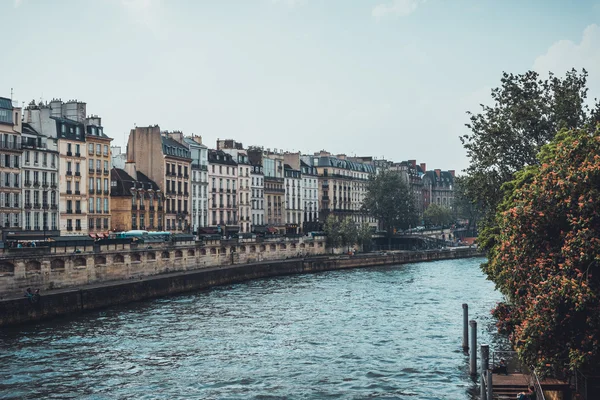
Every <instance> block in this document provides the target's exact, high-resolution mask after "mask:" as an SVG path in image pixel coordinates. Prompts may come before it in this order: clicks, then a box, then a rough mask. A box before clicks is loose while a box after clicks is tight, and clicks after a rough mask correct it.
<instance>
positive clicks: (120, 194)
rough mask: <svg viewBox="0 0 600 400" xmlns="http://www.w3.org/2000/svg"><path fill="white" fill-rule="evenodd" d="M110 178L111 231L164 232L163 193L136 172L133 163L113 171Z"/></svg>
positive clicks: (152, 182) (150, 181)
mask: <svg viewBox="0 0 600 400" xmlns="http://www.w3.org/2000/svg"><path fill="white" fill-rule="evenodd" d="M110 175H111V177H110V179H111V183H110V196H111V205H112V210H111V213H112V219H111V224H112V225H111V230H112V231H116V232H122V231H128V230H132V229H141V230H149V231H162V230H164V224H163V216H164V194H163V193H162V191H161V190H160V188H159V186H158V185H157V184H156V183H155V182H154V181H152V180H151V179H149V178H148V177H147V176H146V175H144V174H143V173H141V172H137V171H136V169H135V164H134V163H127V164H126V165H125V169H121V168H113V169H112V170H111V173H110ZM90 235H91V236H92V237H94V236H96V235H95V234H93V233H92V234H90Z"/></svg>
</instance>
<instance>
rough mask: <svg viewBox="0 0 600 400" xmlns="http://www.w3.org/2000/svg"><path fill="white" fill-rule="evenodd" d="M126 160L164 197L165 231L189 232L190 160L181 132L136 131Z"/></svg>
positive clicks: (132, 131)
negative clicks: (155, 186)
mask: <svg viewBox="0 0 600 400" xmlns="http://www.w3.org/2000/svg"><path fill="white" fill-rule="evenodd" d="M127 160H128V161H129V162H133V163H135V166H136V169H137V171H138V172H141V173H142V174H144V176H146V177H148V178H149V179H150V180H152V181H153V182H155V183H156V184H157V185H158V187H159V188H161V190H162V192H163V193H164V196H165V203H164V204H165V211H164V212H165V216H164V218H165V224H164V227H165V229H166V230H167V231H172V232H190V231H191V225H190V222H191V220H190V213H189V211H190V208H189V199H190V194H189V190H190V171H191V163H192V159H191V158H190V150H189V148H188V147H187V146H186V145H185V144H183V134H182V133H181V132H161V130H160V127H159V126H158V125H155V126H148V127H136V128H135V129H132V130H131V132H130V134H129V140H128V142H127Z"/></svg>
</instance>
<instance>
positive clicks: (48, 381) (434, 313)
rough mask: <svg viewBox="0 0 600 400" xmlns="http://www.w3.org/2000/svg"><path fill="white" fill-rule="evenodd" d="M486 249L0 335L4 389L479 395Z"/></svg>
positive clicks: (187, 395) (487, 325) (51, 393)
mask: <svg viewBox="0 0 600 400" xmlns="http://www.w3.org/2000/svg"><path fill="white" fill-rule="evenodd" d="M482 261H483V260H482V259H463V260H445V261H436V262H428V263H415V264H406V265H398V266H394V267H380V268H363V269H353V270H345V271H334V272H325V273H318V274H307V275H295V276H284V277H277V278H269V279H261V280H256V281H251V282H246V283H241V284H235V285H228V286H225V287H219V288H214V289H211V290H209V291H204V292H197V293H191V294H184V295H179V296H174V297H169V298H162V299H156V300H151V301H146V302H140V303H136V304H130V305H126V306H122V307H115V308H111V309H108V310H103V311H97V312H90V313H87V314H84V315H79V316H74V317H69V318H62V319H59V320H54V321H50V322H41V323H35V324H30V325H26V326H21V327H16V328H5V329H3V330H1V331H0V347H1V349H2V350H1V353H0V398H2V399H21V398H32V399H34V398H35V399H39V398H61V399H67V398H72V399H75V398H77V399H365V398H375V399H419V400H422V399H448V400H459V399H471V398H473V395H472V393H474V392H475V391H476V387H475V385H474V383H473V381H472V380H471V378H470V377H469V376H468V357H467V356H466V355H465V354H464V353H463V352H462V350H461V347H460V346H461V337H462V336H461V335H462V306H461V304H462V303H463V302H467V303H469V311H470V318H474V319H476V320H477V321H478V323H479V329H478V330H479V333H478V334H479V337H480V338H482V341H480V343H482V342H487V343H490V344H491V345H492V346H491V347H498V346H504V345H505V343H504V341H503V339H502V338H500V337H498V335H497V334H496V333H495V330H494V327H493V320H492V319H491V316H490V312H489V310H490V309H491V308H492V307H493V305H494V304H495V303H496V302H497V301H499V300H500V298H501V296H500V294H499V293H498V292H496V291H495V290H494V285H493V283H492V282H490V281H487V280H486V279H485V277H484V275H483V274H482V272H481V271H480V269H479V263H481V262H482Z"/></svg>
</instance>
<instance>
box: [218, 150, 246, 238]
mask: <svg viewBox="0 0 600 400" xmlns="http://www.w3.org/2000/svg"><path fill="white" fill-rule="evenodd" d="M217 150H221V151H223V152H225V153H227V154H230V155H231V156H232V157H233V160H234V161H235V162H236V163H237V177H238V192H237V199H238V217H239V227H240V233H251V232H252V218H251V216H252V215H251V214H252V206H251V202H250V196H251V194H252V189H251V187H250V170H251V165H250V160H249V159H248V153H247V152H246V150H245V149H244V146H243V145H242V143H239V142H236V141H235V140H231V139H228V140H218V141H217Z"/></svg>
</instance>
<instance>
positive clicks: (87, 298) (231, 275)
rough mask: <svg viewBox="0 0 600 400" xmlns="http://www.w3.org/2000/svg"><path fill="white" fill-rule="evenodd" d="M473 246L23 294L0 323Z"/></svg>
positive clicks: (469, 253) (430, 257) (1, 311)
mask: <svg viewBox="0 0 600 400" xmlns="http://www.w3.org/2000/svg"><path fill="white" fill-rule="evenodd" d="M482 255H483V254H482V253H481V252H480V251H478V250H477V249H469V248H465V249H458V250H452V251H450V250H439V251H418V252H395V253H387V254H381V253H380V254H364V255H356V256H313V257H304V258H295V259H288V260H278V261H263V262H257V263H247V264H237V265H227V266H219V267H214V266H213V267H208V268H202V269H196V270H185V271H180V272H171V273H165V274H162V275H154V276H149V277H145V278H144V277H140V278H138V279H129V280H121V281H117V282H107V283H101V284H92V285H85V286H81V287H79V288H68V289H59V290H52V291H49V292H43V293H42V295H41V297H40V298H39V300H38V301H36V302H31V301H30V300H28V299H26V298H24V297H13V298H8V299H4V300H0V326H8V325H17V324H22V323H25V322H32V321H39V320H43V319H49V318H54V317H58V316H72V315H77V314H79V313H82V312H85V311H89V310H97V309H101V308H105V307H110V306H114V305H118V304H125V303H130V302H133V301H139V300H145V299H151V298H156V297H161V296H166V295H172V294H177V293H183V292H189V291H196V290H202V289H207V288H210V287H214V286H219V285H225V284H231V283H237V282H244V281H248V280H252V279H258V278H265V277H272V276H281V275H291V274H302V273H314V272H321V271H331V270H339V269H346V268H359V267H371V266H385V265H397V264H403V263H411V262H423V261H434V260H444V259H456V258H467V257H480V256H482Z"/></svg>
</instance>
